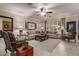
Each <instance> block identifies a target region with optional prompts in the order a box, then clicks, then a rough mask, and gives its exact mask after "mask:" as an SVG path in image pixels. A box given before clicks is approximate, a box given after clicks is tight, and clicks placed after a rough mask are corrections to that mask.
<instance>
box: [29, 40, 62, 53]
mask: <svg viewBox="0 0 79 59" xmlns="http://www.w3.org/2000/svg"><path fill="white" fill-rule="evenodd" d="M60 42H61V41H60V40H59V39H48V40H45V41H43V42H39V41H35V40H33V41H29V43H30V44H31V45H32V46H33V47H35V48H36V47H37V48H39V49H40V48H41V49H43V50H46V51H48V52H52V51H53V50H54V49H55V48H56V46H57V45H58V44H59V43H60Z"/></svg>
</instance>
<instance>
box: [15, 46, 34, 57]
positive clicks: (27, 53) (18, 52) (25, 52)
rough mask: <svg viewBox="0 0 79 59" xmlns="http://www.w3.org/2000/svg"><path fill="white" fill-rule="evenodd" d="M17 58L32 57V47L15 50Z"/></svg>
mask: <svg viewBox="0 0 79 59" xmlns="http://www.w3.org/2000/svg"><path fill="white" fill-rule="evenodd" d="M16 55H17V56H33V47H32V46H29V45H28V47H27V48H24V47H20V48H17V50H16Z"/></svg>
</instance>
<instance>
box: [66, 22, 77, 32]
mask: <svg viewBox="0 0 79 59" xmlns="http://www.w3.org/2000/svg"><path fill="white" fill-rule="evenodd" d="M67 31H68V32H69V31H71V32H72V31H74V32H76V21H70V22H67Z"/></svg>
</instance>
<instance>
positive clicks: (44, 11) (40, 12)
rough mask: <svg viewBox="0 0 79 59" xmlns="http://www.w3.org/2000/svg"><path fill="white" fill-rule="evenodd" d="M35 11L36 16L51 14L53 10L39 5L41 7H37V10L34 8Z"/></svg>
mask: <svg viewBox="0 0 79 59" xmlns="http://www.w3.org/2000/svg"><path fill="white" fill-rule="evenodd" d="M35 13H37V16H39V15H43V16H46V15H47V14H52V13H53V11H51V10H49V9H47V8H45V7H41V8H39V10H35Z"/></svg>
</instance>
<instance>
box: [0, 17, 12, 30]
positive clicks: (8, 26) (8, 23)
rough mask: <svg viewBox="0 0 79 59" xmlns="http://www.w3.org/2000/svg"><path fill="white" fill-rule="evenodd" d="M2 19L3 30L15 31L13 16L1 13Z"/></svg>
mask: <svg viewBox="0 0 79 59" xmlns="http://www.w3.org/2000/svg"><path fill="white" fill-rule="evenodd" d="M0 18H1V19H3V20H2V30H3V31H13V18H12V17H7V16H2V15H0Z"/></svg>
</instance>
